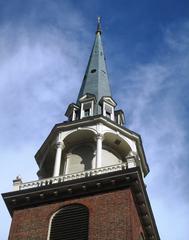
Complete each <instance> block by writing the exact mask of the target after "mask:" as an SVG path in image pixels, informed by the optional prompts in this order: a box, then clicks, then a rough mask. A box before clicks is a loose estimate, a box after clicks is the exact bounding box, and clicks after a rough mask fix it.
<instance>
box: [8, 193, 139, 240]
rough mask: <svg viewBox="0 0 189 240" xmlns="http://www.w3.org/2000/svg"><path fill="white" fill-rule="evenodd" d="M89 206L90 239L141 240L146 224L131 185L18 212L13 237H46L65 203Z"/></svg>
mask: <svg viewBox="0 0 189 240" xmlns="http://www.w3.org/2000/svg"><path fill="white" fill-rule="evenodd" d="M70 203H81V204H84V205H86V206H87V207H88V208H89V214H90V215H89V216H90V217H89V240H97V239H98V240H101V239H102V240H118V239H119V240H138V239H139V235H140V232H142V226H141V223H140V220H139V217H138V214H137V211H136V208H135V204H134V201H133V197H132V193H131V191H130V189H124V190H119V191H115V192H109V193H104V194H99V195H95V196H90V197H85V198H81V199H74V200H69V201H65V202H62V203H60V202H59V203H52V204H47V205H43V206H39V207H35V208H30V209H25V210H17V211H15V212H14V215H13V219H12V224H11V229H10V236H9V240H26V239H27V240H46V239H47V234H48V227H49V220H50V218H51V216H52V214H53V213H54V212H56V211H57V210H58V209H59V208H61V207H62V206H64V205H67V204H70Z"/></svg>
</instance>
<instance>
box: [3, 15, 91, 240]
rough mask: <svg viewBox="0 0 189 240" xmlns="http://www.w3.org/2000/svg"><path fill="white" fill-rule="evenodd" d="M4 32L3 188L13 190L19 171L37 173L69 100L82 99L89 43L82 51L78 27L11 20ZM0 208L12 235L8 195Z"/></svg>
mask: <svg viewBox="0 0 189 240" xmlns="http://www.w3.org/2000/svg"><path fill="white" fill-rule="evenodd" d="M70 18H72V22H71V23H69V24H72V27H73V25H74V23H73V21H74V19H75V21H76V22H75V23H76V24H75V26H76V27H77V28H78V27H79V29H80V30H79V31H80V32H82V27H83V24H84V23H83V20H82V19H81V20H80V19H79V16H76V17H74V16H72V17H71V16H70ZM68 27H69V26H68ZM77 30H78V29H77ZM73 32H74V31H73ZM76 32H77V31H76ZM0 35H1V39H0V52H1V53H2V56H3V57H1V59H0V76H1V81H0V132H1V136H0V155H1V161H2V169H3V171H2V173H1V176H0V178H1V183H3V185H1V190H0V192H1V193H2V192H7V191H11V190H12V189H11V183H12V180H13V179H14V178H15V177H16V175H18V174H20V175H21V176H22V177H23V180H24V181H31V180H34V179H36V178H37V176H36V175H35V173H36V171H37V165H36V163H35V160H34V157H33V156H34V154H35V152H36V151H37V149H38V148H39V147H40V144H42V141H44V139H45V138H46V137H47V135H48V134H49V132H50V130H51V128H52V127H53V125H54V124H55V123H57V121H60V122H61V121H63V120H64V113H65V111H66V108H67V106H68V104H69V103H70V102H72V101H74V100H76V98H77V94H78V91H79V86H80V84H81V80H82V74H83V71H84V67H85V65H86V61H85V62H82V59H83V57H84V55H85V54H86V52H85V51H87V49H84V50H82V51H81V44H80V43H79V42H78V41H77V40H76V39H77V36H78V32H77V33H76V34H75V35H73V34H70V33H66V32H63V31H62V29H59V28H52V27H51V28H42V29H40V30H39V29H34V30H33V31H31V29H29V30H28V29H27V28H26V26H22V25H20V26H19V25H18V26H16V28H14V26H13V25H12V24H8V25H4V26H2V27H1V30H0ZM13 35H15V36H14V37H13ZM83 38H84V39H86V38H87V34H83ZM87 54H89V53H88V52H87ZM0 209H1V211H2V212H1V217H2V218H3V219H4V224H3V226H2V228H3V229H2V230H1V233H0V238H1V239H7V234H8V225H9V224H10V217H9V216H8V211H7V210H6V207H5V205H4V203H3V201H2V200H1V201H0Z"/></svg>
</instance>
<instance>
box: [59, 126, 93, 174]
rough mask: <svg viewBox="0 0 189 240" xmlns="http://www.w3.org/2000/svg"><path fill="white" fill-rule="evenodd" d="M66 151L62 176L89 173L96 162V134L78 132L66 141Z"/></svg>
mask: <svg viewBox="0 0 189 240" xmlns="http://www.w3.org/2000/svg"><path fill="white" fill-rule="evenodd" d="M64 143H65V146H66V148H65V151H64V155H63V158H62V163H61V169H60V173H61V174H71V173H75V172H82V171H87V170H90V169H92V168H93V166H94V162H95V132H94V131H92V130H78V131H75V132H73V133H71V134H70V135H68V136H67V137H66V138H65V139H64Z"/></svg>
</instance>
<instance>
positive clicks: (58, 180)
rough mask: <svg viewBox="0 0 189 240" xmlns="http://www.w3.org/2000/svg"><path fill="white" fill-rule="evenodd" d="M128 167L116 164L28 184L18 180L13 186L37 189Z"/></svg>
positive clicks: (124, 164) (125, 164) (21, 188)
mask: <svg viewBox="0 0 189 240" xmlns="http://www.w3.org/2000/svg"><path fill="white" fill-rule="evenodd" d="M127 167H128V164H127V163H122V164H116V165H111V166H106V167H102V168H96V169H91V170H88V171H83V172H77V173H72V174H67V175H64V176H58V177H51V178H44V179H40V180H36V181H32V182H26V183H22V180H21V179H16V180H14V181H13V182H14V183H13V186H14V190H15V191H18V190H23V189H30V188H36V187H41V186H48V185H51V184H56V183H61V182H66V181H70V180H74V179H80V178H87V177H91V176H96V175H100V174H104V173H110V172H116V171H119V170H123V169H127Z"/></svg>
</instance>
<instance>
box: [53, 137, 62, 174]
mask: <svg viewBox="0 0 189 240" xmlns="http://www.w3.org/2000/svg"><path fill="white" fill-rule="evenodd" d="M63 147H64V144H63V142H58V143H57V145H56V157H55V163H54V172H53V177H57V176H59V174H60V165H61V157H62V149H63Z"/></svg>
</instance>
